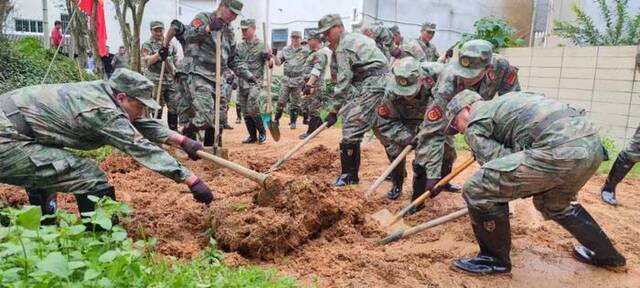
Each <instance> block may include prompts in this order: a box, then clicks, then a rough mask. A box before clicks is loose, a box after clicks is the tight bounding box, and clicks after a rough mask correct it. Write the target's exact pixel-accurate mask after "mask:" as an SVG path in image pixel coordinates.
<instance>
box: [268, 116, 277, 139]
mask: <svg viewBox="0 0 640 288" xmlns="http://www.w3.org/2000/svg"><path fill="white" fill-rule="evenodd" d="M267 127H269V133H271V138H273V140H274V141H276V142H278V141H280V127H278V123H276V122H273V121H269V124H268V125H267Z"/></svg>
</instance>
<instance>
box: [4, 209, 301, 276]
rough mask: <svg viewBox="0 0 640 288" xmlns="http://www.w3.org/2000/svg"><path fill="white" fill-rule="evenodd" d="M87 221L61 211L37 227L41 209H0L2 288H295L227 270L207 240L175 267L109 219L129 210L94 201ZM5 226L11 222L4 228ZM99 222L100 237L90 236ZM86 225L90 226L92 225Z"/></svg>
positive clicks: (256, 272) (253, 272)
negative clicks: (53, 220)
mask: <svg viewBox="0 0 640 288" xmlns="http://www.w3.org/2000/svg"><path fill="white" fill-rule="evenodd" d="M92 200H94V201H98V202H97V204H96V206H97V209H96V211H95V212H92V213H87V214H86V216H89V217H88V218H86V219H85V220H81V219H78V218H77V217H76V216H75V215H72V214H69V213H66V212H58V213H57V214H56V215H55V217H56V219H57V221H58V223H59V225H58V226H41V225H40V220H41V217H42V214H41V211H40V208H39V207H34V206H25V207H23V208H22V209H19V210H18V209H15V208H6V209H2V210H0V219H2V218H5V220H7V221H1V222H0V223H2V226H0V286H2V287H7V286H8V287H297V284H296V283H295V281H294V280H292V279H289V278H282V277H279V276H277V272H276V271H275V270H262V269H258V268H254V267H248V268H238V269H229V268H227V267H225V266H224V265H223V264H222V257H223V254H222V253H221V252H220V251H219V250H217V249H216V248H215V241H211V242H210V246H209V247H208V248H206V249H205V250H204V251H203V252H202V253H201V254H200V255H199V256H198V257H197V258H195V259H193V260H190V261H185V262H176V261H172V260H170V259H166V258H164V257H162V256H160V255H157V254H155V253H154V251H153V245H154V243H155V242H154V240H153V239H143V240H138V241H135V242H134V241H133V240H131V239H130V238H128V237H127V232H126V230H124V228H122V227H121V226H119V225H115V226H112V225H111V221H110V219H111V217H112V216H114V215H119V216H120V217H126V215H128V214H129V213H131V209H130V208H129V207H128V206H127V205H126V204H121V203H118V202H114V201H112V200H110V199H108V198H103V199H99V200H98V199H97V198H95V197H94V198H92ZM7 222H8V223H7ZM89 224H91V225H99V226H101V227H102V228H104V229H105V230H106V231H105V232H94V231H87V228H86V227H87V226H85V225H89ZM89 227H91V226H89Z"/></svg>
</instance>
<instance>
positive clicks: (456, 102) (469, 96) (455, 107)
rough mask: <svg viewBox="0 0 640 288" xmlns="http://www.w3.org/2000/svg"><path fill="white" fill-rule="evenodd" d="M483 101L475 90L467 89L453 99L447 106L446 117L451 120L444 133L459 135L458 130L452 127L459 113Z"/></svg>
mask: <svg viewBox="0 0 640 288" xmlns="http://www.w3.org/2000/svg"><path fill="white" fill-rule="evenodd" d="M481 100H482V97H480V95H479V94H478V93H476V92H475V91H473V90H468V89H465V90H463V91H462V92H460V93H458V94H456V96H454V97H453V99H451V101H449V104H447V112H446V117H447V119H448V120H449V123H447V127H446V128H445V129H444V133H445V134H449V135H455V134H458V130H457V129H456V128H455V127H453V126H451V125H452V124H453V122H454V121H455V120H456V116H458V113H460V111H462V109H463V108H464V107H467V105H470V104H473V103H475V102H477V101H481Z"/></svg>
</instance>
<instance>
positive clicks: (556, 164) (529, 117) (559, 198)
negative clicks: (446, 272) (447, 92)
mask: <svg viewBox="0 0 640 288" xmlns="http://www.w3.org/2000/svg"><path fill="white" fill-rule="evenodd" d="M467 105H471V112H470V116H469V120H468V124H467V125H466V129H465V131H464V139H465V141H466V142H467V144H468V145H469V147H470V148H471V151H472V152H473V155H474V156H475V157H476V161H478V163H480V164H481V165H482V167H481V168H480V170H479V171H477V172H476V173H474V174H473V175H472V176H471V177H470V178H469V179H467V181H466V183H465V185H464V188H463V191H464V194H463V196H464V199H465V201H466V202H467V205H468V208H469V212H470V215H471V218H472V223H473V227H474V232H475V233H476V238H477V239H478V242H479V243H480V247H481V254H483V253H484V254H487V256H489V257H493V258H494V263H497V265H495V266H496V267H502V268H505V269H507V270H509V269H511V264H510V259H509V250H510V243H511V240H510V235H509V234H510V231H509V208H508V202H509V201H511V200H515V199H519V198H527V197H533V204H534V205H535V207H536V209H538V210H539V211H540V212H541V213H542V215H543V216H544V217H545V219H553V220H555V221H557V222H558V223H559V224H560V225H562V226H563V227H565V228H566V229H567V230H569V232H571V233H572V234H573V235H574V236H575V237H576V238H578V240H580V242H581V243H584V244H585V246H590V247H587V248H584V247H582V248H578V249H577V250H580V251H582V252H584V250H581V249H591V250H594V251H595V255H590V256H589V257H592V258H594V259H595V258H602V259H604V258H606V257H609V256H611V255H613V254H617V251H615V249H614V248H613V246H612V245H611V243H610V242H609V240H608V238H607V237H606V235H605V234H604V232H602V231H601V230H600V228H599V227H597V224H595V221H594V220H593V219H592V218H591V217H590V216H589V217H586V216H588V213H587V212H586V210H584V209H583V208H582V207H581V206H580V205H579V204H578V205H572V204H571V202H572V201H575V200H576V195H577V193H578V191H579V190H580V189H581V188H582V187H583V186H584V185H585V184H586V183H587V181H588V180H589V178H590V177H591V176H592V175H593V173H595V171H596V170H597V169H598V166H599V165H600V163H601V162H602V159H603V157H604V153H603V151H602V149H601V148H602V144H601V142H600V137H599V136H598V133H597V131H596V129H595V128H594V127H593V126H592V124H591V123H590V121H589V120H587V118H586V117H585V111H584V110H578V109H575V108H572V107H570V106H568V105H566V104H563V103H560V102H558V101H556V100H553V99H549V98H546V97H544V95H542V94H537V93H528V92H513V93H508V94H505V95H503V96H502V97H499V98H496V99H494V100H493V101H482V98H481V97H480V95H478V94H477V93H476V92H473V91H471V90H465V91H463V92H462V93H459V94H458V95H457V96H456V97H455V98H453V99H452V100H451V102H450V103H449V104H448V105H447V119H451V120H450V121H449V123H453V122H454V121H453V120H455V116H456V115H457V114H458V113H459V111H461V110H462V109H464V107H466V106H467ZM447 127H448V128H447V129H446V130H445V132H450V131H452V130H453V131H455V128H450V127H453V125H452V124H449V125H448V126H447ZM481 223H482V224H481ZM594 225H595V226H594ZM580 251H578V252H576V253H578V254H580ZM592 253H593V252H592ZM586 254H589V253H586ZM617 255H619V254H617ZM620 257H622V256H620ZM587 258H588V257H587ZM477 260H478V259H477V258H475V259H474V258H472V259H467V260H461V261H458V262H456V266H458V265H459V266H458V267H459V268H461V269H463V270H467V269H471V270H474V269H476V268H478V267H477V266H476V265H477V264H478V262H477ZM484 263H486V262H484ZM467 271H469V270H467ZM471 272H473V271H471ZM494 272H506V271H494Z"/></svg>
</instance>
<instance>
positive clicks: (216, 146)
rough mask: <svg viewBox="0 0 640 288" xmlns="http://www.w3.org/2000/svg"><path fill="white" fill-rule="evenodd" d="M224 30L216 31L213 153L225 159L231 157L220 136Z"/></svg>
mask: <svg viewBox="0 0 640 288" xmlns="http://www.w3.org/2000/svg"><path fill="white" fill-rule="evenodd" d="M220 42H222V31H217V32H216V103H215V115H214V124H213V125H214V130H213V131H214V133H213V154H215V155H216V156H218V157H222V158H225V159H228V158H229V151H228V150H227V149H226V148H221V147H220V146H222V143H220V140H221V139H219V138H218V135H220V109H221V108H222V107H220V98H221V97H222V83H221V82H222V63H221V62H222V55H221V54H222V51H220V50H221V49H222V43H220Z"/></svg>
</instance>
